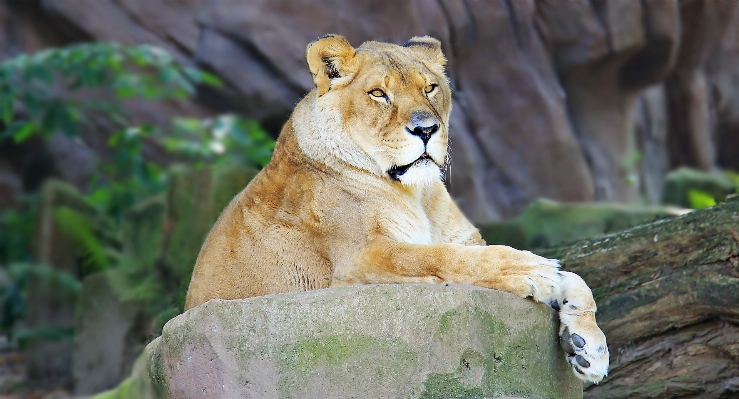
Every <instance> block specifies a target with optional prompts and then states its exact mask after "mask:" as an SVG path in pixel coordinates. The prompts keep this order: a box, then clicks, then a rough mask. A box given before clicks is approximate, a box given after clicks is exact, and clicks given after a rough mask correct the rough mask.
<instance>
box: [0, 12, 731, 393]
mask: <svg viewBox="0 0 739 399" xmlns="http://www.w3.org/2000/svg"><path fill="white" fill-rule="evenodd" d="M0 28H1V29H0V63H2V68H3V69H2V75H0V79H1V80H0V89H2V90H0V111H2V113H3V115H0V116H2V117H3V121H2V122H0V131H2V132H3V133H2V136H0V266H1V267H0V295H2V304H1V306H2V310H3V313H2V328H3V334H4V338H3V340H0V389H1V391H0V395H2V394H4V393H6V394H8V395H15V396H16V397H21V396H23V395H25V396H29V397H41V396H43V395H46V396H48V397H54V396H55V395H56V396H59V395H62V396H63V395H72V394H77V395H86V394H92V393H95V392H99V391H102V390H105V389H108V388H111V387H114V386H115V385H117V384H118V383H119V382H120V381H121V380H122V379H123V378H124V377H125V376H126V375H128V374H129V373H130V371H131V367H132V365H133V362H134V360H135V359H136V356H137V355H138V354H139V353H140V352H141V350H142V348H143V346H144V345H145V344H146V343H147V342H149V341H150V340H151V339H152V338H154V337H155V336H156V335H158V333H159V331H161V327H162V325H163V324H164V322H166V321H167V320H168V319H169V318H171V317H172V316H174V315H176V314H178V313H179V312H180V311H181V310H182V301H183V295H184V290H186V287H187V284H188V282H189V277H190V272H191V269H192V266H193V264H194V259H195V256H197V251H198V250H199V248H200V244H201V242H202V239H203V238H204V236H205V234H207V231H208V229H209V228H210V225H211V224H212V223H213V221H214V220H215V218H216V217H217V216H218V214H219V213H220V210H221V209H222V208H223V206H225V204H226V203H227V202H228V200H229V199H230V198H231V196H233V195H234V194H235V193H237V192H238V191H239V190H240V189H241V188H242V187H243V186H245V185H246V183H247V182H248V181H249V179H250V178H251V177H252V176H253V175H254V173H255V172H256V170H258V168H260V167H261V166H263V165H264V162H266V159H268V156H269V151H270V150H271V148H272V147H271V146H272V145H273V139H274V138H276V137H277V135H278V133H279V131H280V128H281V126H282V124H283V123H284V121H285V120H286V119H287V117H288V116H289V113H290V112H291V110H292V109H293V107H294V106H295V104H296V103H297V102H298V101H299V100H300V98H301V97H302V96H303V95H304V94H305V93H306V92H307V91H308V90H310V88H311V86H312V81H311V78H310V74H309V72H308V70H307V67H306V65H305V62H304V52H305V46H306V45H307V44H308V43H309V42H310V41H312V40H313V39H315V38H317V37H319V36H322V35H324V34H326V33H339V34H342V35H344V36H346V37H347V38H348V39H349V41H350V42H351V43H352V44H353V45H355V46H358V45H359V44H361V43H362V42H363V41H366V40H379V41H388V42H394V43H398V44H401V43H403V42H405V41H406V40H407V39H409V38H410V37H412V36H414V35H431V36H434V37H437V38H439V39H440V40H441V41H442V43H443V50H444V53H445V54H446V56H447V58H448V59H449V64H448V66H449V68H448V71H449V76H450V81H451V84H452V87H453V89H454V104H455V107H454V111H453V113H452V122H451V143H452V144H451V146H452V159H453V162H452V165H451V167H450V169H449V171H448V179H447V184H448V186H449V189H450V191H451V193H452V195H453V197H454V198H455V199H456V201H457V202H458V204H459V205H460V206H461V208H462V209H463V210H464V212H465V213H466V214H467V215H468V216H469V217H470V219H471V220H472V221H473V222H475V223H477V224H478V225H479V226H480V227H481V230H482V231H483V233H484V235H485V237H486V238H487V239H488V241H489V242H494V243H507V244H513V245H516V246H517V247H519V248H543V247H549V246H552V245H557V244H561V243H565V242H570V241H573V240H577V239H579V238H584V237H592V236H597V235H599V234H604V233H609V232H614V231H618V230H622V229H625V228H628V227H631V226H634V225H636V224H641V223H647V222H650V221H654V220H657V219H662V218H668V217H671V216H672V215H676V214H681V213H684V212H685V208H701V207H706V206H711V205H714V204H716V203H717V202H721V201H722V200H723V199H724V198H725V197H726V196H727V195H729V194H731V193H732V192H735V191H736V188H737V182H738V181H739V180H738V179H737V175H736V174H735V173H733V172H731V171H732V170H733V171H737V170H739V2H736V1H735V0H715V1H702V0H581V1H575V0H573V1H567V2H563V1H559V0H498V1H486V2H479V1H458V0H415V1H403V2H396V1H382V0H373V1H370V0H358V1H352V2H346V1H339V0H326V1H321V2H318V1H315V2H312V1H307V0H303V1H298V0H281V1H273V0H270V1H267V0H255V1H251V0H250V1H237V0H146V1H145V0H0ZM95 43H97V44H95ZM108 43H119V44H120V45H114V44H108ZM48 49H57V50H54V51H55V52H52V53H48V52H47V53H39V52H40V51H42V50H48ZM24 55H27V57H25V58H24ZM29 93H30V94H29ZM103 105H104V106H103ZM33 395H36V396H33Z"/></svg>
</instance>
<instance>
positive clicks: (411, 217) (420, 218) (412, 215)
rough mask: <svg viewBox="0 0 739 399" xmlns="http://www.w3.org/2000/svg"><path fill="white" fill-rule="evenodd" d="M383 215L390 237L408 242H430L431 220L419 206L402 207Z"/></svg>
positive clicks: (431, 240) (431, 241)
mask: <svg viewBox="0 0 739 399" xmlns="http://www.w3.org/2000/svg"><path fill="white" fill-rule="evenodd" d="M403 208H405V209H399V210H396V211H395V212H393V213H391V214H389V215H385V216H384V217H383V219H384V220H383V222H384V223H383V224H384V226H383V227H384V228H385V230H386V231H387V232H388V233H389V234H390V235H391V236H392V238H394V239H396V240H398V241H400V242H405V243H408V244H425V245H428V244H432V243H433V238H432V235H431V222H430V221H429V218H428V217H427V215H426V213H425V212H424V211H423V209H421V208H420V207H418V208H416V207H403Z"/></svg>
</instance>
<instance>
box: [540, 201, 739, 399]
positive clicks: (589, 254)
mask: <svg viewBox="0 0 739 399" xmlns="http://www.w3.org/2000/svg"><path fill="white" fill-rule="evenodd" d="M541 253H542V254H544V255H545V256H549V257H556V258H559V259H561V260H562V263H563V268H564V269H567V270H570V271H573V272H576V273H578V274H580V275H581V276H582V277H583V278H584V279H585V281H586V282H587V283H588V284H589V285H590V287H591V288H592V289H593V292H594V294H595V297H596V301H597V302H598V322H599V324H600V325H601V327H602V328H603V330H604V331H605V333H606V336H607V337H608V342H609V348H610V352H611V370H610V375H609V376H608V377H607V378H606V379H605V380H604V381H603V382H602V383H601V384H600V385H592V386H589V387H586V391H585V397H586V398H676V397H679V398H734V397H739V198H736V197H734V198H730V199H729V201H728V202H727V203H725V204H723V205H720V206H716V207H713V208H709V209H705V210H699V211H694V212H691V213H689V214H686V215H683V216H680V217H675V218H672V219H668V220H661V221H658V222H654V223H650V224H647V225H643V226H639V227H636V228H633V229H630V230H627V231H624V232H622V233H617V234H612V235H608V236H605V237H601V238H597V239H591V240H584V241H580V242H577V243H575V244H572V245H569V246H564V247H559V248H554V249H548V250H544V251H541Z"/></svg>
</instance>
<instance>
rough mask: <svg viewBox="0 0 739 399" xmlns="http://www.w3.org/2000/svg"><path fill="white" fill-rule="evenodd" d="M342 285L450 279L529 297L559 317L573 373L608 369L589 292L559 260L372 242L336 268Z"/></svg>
mask: <svg viewBox="0 0 739 399" xmlns="http://www.w3.org/2000/svg"><path fill="white" fill-rule="evenodd" d="M335 281H336V282H344V283H346V284H370V283H404V282H430V283H433V282H453V283H466V284H474V285H479V286H482V287H487V288H493V289H497V290H501V291H507V292H511V293H513V294H516V295H519V296H521V297H524V298H525V297H531V298H533V299H534V300H535V301H537V302H542V303H545V304H547V305H550V306H552V307H553V308H555V309H556V310H557V311H558V312H559V315H560V320H561V322H562V323H561V327H560V335H561V342H562V346H563V348H564V349H565V351H566V352H567V353H568V356H567V358H568V361H569V362H570V364H571V365H572V368H573V370H574V371H575V372H576V375H577V376H578V377H579V378H581V379H583V380H588V381H595V382H597V381H600V380H601V379H602V378H603V376H605V374H606V373H607V371H608V356H609V354H608V347H607V346H606V338H605V335H604V334H603V332H602V331H601V330H600V329H599V328H598V326H597V324H596V322H595V311H596V305H595V301H594V300H593V295H592V292H591V291H590V288H588V286H587V285H586V284H585V282H584V281H583V280H582V278H580V276H578V275H576V274H574V273H571V272H566V271H560V270H559V262H558V261H556V260H552V259H547V258H543V257H541V256H538V255H536V254H533V253H531V252H528V251H519V250H516V249H513V248H510V247H506V246H501V245H491V246H464V245H460V244H432V245H419V244H406V243H401V242H394V241H391V240H386V239H381V240H376V241H375V242H373V243H371V244H370V245H369V246H367V247H365V248H364V249H363V250H361V251H360V252H359V253H358V254H357V255H356V256H355V259H354V264H353V265H351V266H349V267H348V268H347V269H346V270H336V271H335Z"/></svg>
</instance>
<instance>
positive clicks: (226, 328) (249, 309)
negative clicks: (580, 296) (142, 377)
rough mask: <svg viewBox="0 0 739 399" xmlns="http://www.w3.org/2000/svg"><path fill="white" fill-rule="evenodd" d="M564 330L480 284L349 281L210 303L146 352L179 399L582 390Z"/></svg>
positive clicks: (555, 394)
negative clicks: (563, 341) (562, 342)
mask: <svg viewBox="0 0 739 399" xmlns="http://www.w3.org/2000/svg"><path fill="white" fill-rule="evenodd" d="M557 329H558V320H557V315H556V313H555V312H554V311H553V310H552V309H550V308H549V307H548V306H545V305H541V304H536V303H533V302H531V301H528V300H523V299H520V298H518V297H515V296H513V295H511V294H507V293H503V292H498V291H493V290H488V289H483V288H478V287H473V286H464V285H459V286H454V285H453V286H444V285H412V284H408V285H372V286H361V287H341V288H332V289H326V290H319V291H311V292H302V293H288V294H280V295H270V296H264V297H258V298H250V299H245V300H231V301H223V300H213V301H210V302H207V303H205V304H203V305H201V306H198V307H196V308H193V309H190V310H189V311H187V312H186V313H184V314H182V315H180V316H178V317H176V318H174V319H172V320H170V321H169V322H168V323H167V324H166V325H165V327H164V331H163V335H162V336H161V337H160V338H158V339H157V340H155V341H154V342H152V344H150V345H149V347H148V348H147V351H148V355H147V356H148V360H149V364H148V367H149V376H150V377H151V381H153V383H154V385H155V386H165V387H166V389H167V390H168V392H169V396H170V397H174V398H194V397H220V398H257V397H258V398H317V397H321V398H352V397H353V398H388V397H397V398H428V399H430V398H488V397H491V398H493V397H510V396H515V397H521V398H532V399H533V398H536V399H550V398H551V399H555V398H557V399H568V398H581V397H582V385H581V383H580V382H579V380H577V379H576V378H575V376H574V375H573V373H572V371H571V369H570V367H569V365H568V364H567V362H566V360H565V355H564V353H563V352H562V350H561V349H560V347H559V343H558V340H557ZM110 397H111V398H112V397H121V396H110ZM106 398H107V397H106ZM121 398H122V397H121Z"/></svg>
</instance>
